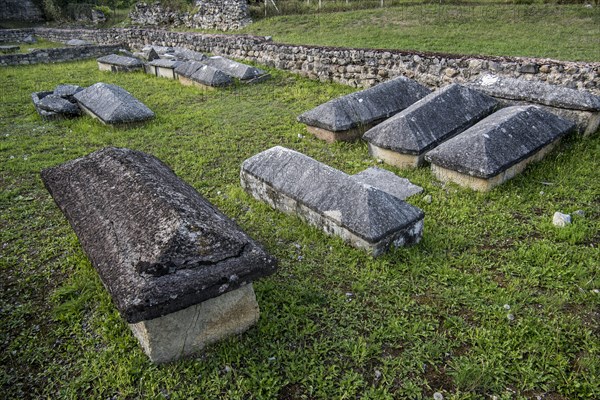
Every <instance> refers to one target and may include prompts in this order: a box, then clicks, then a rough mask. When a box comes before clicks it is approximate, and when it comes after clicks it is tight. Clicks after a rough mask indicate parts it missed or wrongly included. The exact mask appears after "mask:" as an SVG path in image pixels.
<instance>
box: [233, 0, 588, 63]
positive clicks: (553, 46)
mask: <svg viewBox="0 0 600 400" xmlns="http://www.w3.org/2000/svg"><path fill="white" fill-rule="evenodd" d="M599 27H600V8H599V7H593V8H586V7H583V6H582V5H573V6H567V5H560V6H557V5H513V4H493V5H489V4H484V5H442V4H438V5H432V4H425V5H423V4H421V5H410V4H409V5H404V6H399V7H390V8H383V9H374V10H359V11H349V12H337V13H320V14H303V15H285V16H279V17H271V18H265V19H261V20H258V21H256V22H255V23H254V24H252V25H250V26H249V27H248V28H246V29H245V30H244V32H247V33H251V34H256V35H268V36H273V40H274V41H276V42H284V43H293V44H312V45H326V46H341V47H364V48H385V49H401V50H416V51H430V52H441V53H450V54H477V55H495V56H530V57H549V58H556V59H561V60H571V61H575V60H585V61H600V28H599Z"/></svg>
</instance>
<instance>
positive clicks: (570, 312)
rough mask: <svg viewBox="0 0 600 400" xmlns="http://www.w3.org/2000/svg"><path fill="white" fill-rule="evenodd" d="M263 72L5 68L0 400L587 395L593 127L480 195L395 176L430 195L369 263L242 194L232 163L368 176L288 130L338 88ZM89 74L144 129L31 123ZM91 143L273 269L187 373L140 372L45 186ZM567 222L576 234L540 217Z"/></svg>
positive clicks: (592, 338) (335, 149)
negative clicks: (238, 326)
mask: <svg viewBox="0 0 600 400" xmlns="http://www.w3.org/2000/svg"><path fill="white" fill-rule="evenodd" d="M269 72H270V73H271V74H272V75H273V78H272V79H271V80H270V81H268V82H265V83H261V84H259V85H254V86H240V87H236V88H235V89H229V90H219V91H213V92H202V91H200V90H198V89H196V88H190V87H184V86H181V85H180V84H179V83H177V82H174V81H169V80H164V79H158V78H153V77H150V76H149V75H144V74H137V73H132V74H110V73H105V72H100V71H98V70H97V67H96V65H95V62H94V61H87V62H79V63H68V64H54V65H36V66H26V67H19V68H2V69H0V84H1V85H2V88H3V94H2V96H1V97H0V116H1V117H0V164H1V166H2V168H1V169H0V188H1V192H0V224H1V225H2V229H1V230H0V246H1V247H0V248H1V253H0V254H1V256H0V282H1V285H2V286H1V287H2V289H1V290H0V309H1V313H2V317H1V319H0V344H1V346H2V347H1V352H0V365H1V367H0V382H1V384H2V389H1V390H2V393H4V395H3V396H4V397H5V398H64V399H79V398H95V399H96V398H97V399H107V398H119V399H126V398H127V399H131V398H144V399H162V398H170V399H183V398H186V399H188V398H201V399H216V398H221V399H275V398H282V399H342V398H359V397H360V398H365V399H366V398H369V399H398V398H428V399H430V398H432V395H433V393H434V392H441V393H443V394H444V396H445V398H446V399H480V398H491V396H498V398H501V399H513V398H519V399H520V398H535V397H536V396H538V395H539V396H542V397H544V398H552V399H573V398H589V399H592V398H598V397H600V293H599V292H598V289H600V276H599V275H598V272H599V268H598V267H599V266H600V252H599V251H598V247H599V246H600V234H599V232H600V222H599V221H600V181H599V180H598V164H599V163H600V140H598V134H596V136H594V137H590V138H582V137H570V138H568V139H566V140H565V141H564V142H563V143H562V144H561V145H560V146H559V147H558V148H557V149H556V150H555V151H554V152H552V153H551V154H550V155H549V156H548V157H547V158H546V159H545V160H544V161H543V162H540V163H538V164H535V165H532V166H531V167H529V168H528V169H527V170H526V171H525V173H523V174H522V175H520V176H519V177H517V178H515V179H513V180H511V181H509V182H507V183H506V184H504V185H502V186H500V187H498V188H496V189H495V190H493V191H492V192H490V193H485V194H482V193H474V192H472V191H469V190H465V189H460V188H458V187H456V186H454V185H443V184H440V183H439V182H437V181H436V180H435V179H434V178H433V177H432V175H431V173H430V171H429V170H428V169H426V168H423V169H419V170H415V171H399V170H397V169H394V168H390V170H392V171H393V172H396V173H399V174H401V175H402V176H405V177H408V178H410V179H411V181H413V182H414V183H416V184H418V185H421V186H423V187H424V189H425V192H424V193H423V194H422V195H418V196H416V197H414V198H411V199H410V202H411V203H413V204H415V205H417V206H419V207H421V208H422V209H423V210H424V211H425V214H426V219H425V230H424V238H423V240H422V242H421V243H420V244H419V245H417V246H415V247H411V248H402V249H397V250H393V251H391V252H389V253H387V254H385V255H383V256H381V257H379V258H376V259H373V258H372V257H370V256H368V255H367V254H366V253H364V252H363V251H361V250H358V249H354V248H351V247H349V246H347V245H345V244H344V243H343V242H342V241H341V240H339V239H337V238H332V237H329V236H327V235H325V234H324V233H323V232H321V231H319V230H318V229H316V228H313V227H310V226H307V225H306V224H304V223H303V222H301V221H300V220H299V219H297V218H296V217H293V216H288V215H283V214H282V213H280V212H277V211H275V210H272V209H270V208H269V207H267V206H266V205H264V204H262V203H259V202H257V201H255V200H254V199H252V198H251V197H250V196H249V195H247V194H246V193H245V192H244V191H243V190H242V189H241V188H240V184H239V167H240V164H241V162H242V161H243V160H244V159H246V158H247V157H250V156H252V155H254V154H256V153H258V152H260V151H262V150H265V149H267V148H270V147H271V146H274V145H283V146H286V147H289V148H292V149H295V150H298V151H301V152H303V153H305V154H307V155H309V156H311V157H314V158H316V159H317V160H319V161H322V162H324V163H327V164H329V165H331V166H333V167H335V168H338V169H341V170H343V171H345V172H347V173H356V172H358V171H360V170H362V169H364V168H367V167H369V166H372V165H374V164H376V162H375V161H374V160H372V159H370V158H369V155H368V152H367V147H366V145H365V143H363V142H356V143H351V144H347V143H346V144H343V143H338V144H333V145H329V144H326V143H323V142H321V141H319V140H316V139H314V138H313V137H312V136H310V135H307V134H306V132H305V130H304V128H303V126H302V125H300V124H298V123H297V122H296V121H295V118H296V116H297V115H298V114H299V113H301V112H302V111H305V110H307V109H310V108H312V107H314V106H315V105H317V104H320V103H322V102H324V101H326V100H328V99H331V98H333V97H335V96H338V95H340V94H344V93H348V92H350V91H352V89H351V88H348V87H344V86H341V85H336V84H323V83H319V82H314V81H308V80H305V79H303V78H300V77H296V76H292V75H289V74H287V73H284V72H280V71H276V70H269ZM97 81H104V82H110V83H115V84H118V85H120V86H122V87H124V88H125V89H127V90H129V91H130V92H131V93H132V94H133V95H134V96H136V97H137V98H139V99H140V100H142V101H143V102H145V103H146V104H147V105H148V106H149V107H150V108H151V109H152V110H153V111H155V112H156V115H157V117H156V119H155V120H154V121H152V122H150V123H148V124H146V125H144V126H142V127H136V128H131V129H115V128H111V127H107V126H103V125H101V124H100V123H98V122H97V121H95V120H92V119H91V118H89V117H82V118H79V119H76V120H70V121H61V122H43V121H41V120H40V118H39V117H38V116H37V114H36V113H35V111H34V108H33V105H32V104H31V100H30V94H31V92H33V91H40V90H48V89H52V88H53V87H55V86H56V85H57V84H59V83H76V84H80V85H84V86H85V85H90V84H92V83H95V82H97ZM104 146H122V147H129V148H133V149H137V150H141V151H145V152H148V153H151V154H153V155H155V156H157V157H159V158H160V159H161V160H163V161H164V162H166V163H167V164H168V165H170V166H171V167H172V168H173V169H174V171H175V173H176V174H177V175H178V176H180V177H181V178H182V179H184V180H185V181H186V182H188V183H190V184H191V185H193V186H194V187H195V188H196V189H197V190H198V191H199V192H200V193H201V194H202V195H204V196H205V197H206V198H208V199H209V200H210V201H211V202H212V203H213V204H215V205H216V206H217V207H218V208H219V209H220V210H222V211H223V212H224V213H226V214H227V215H228V216H230V217H232V218H235V220H236V221H237V223H238V224H239V225H240V226H241V227H242V228H243V229H244V230H245V231H246V232H248V233H249V234H250V235H251V236H252V237H254V238H255V239H256V240H258V241H259V242H261V243H262V244H263V245H264V246H265V247H266V249H267V250H268V251H269V252H270V253H272V254H273V255H274V256H276V257H277V258H278V259H279V262H280V267H279V269H278V271H277V273H276V274H275V275H272V276H270V277H267V278H265V279H262V280H260V281H258V282H256V284H255V291H256V294H257V298H258V302H259V305H260V308H261V317H260V320H259V322H258V324H257V325H256V326H255V327H253V328H251V329H250V330H249V331H248V332H246V333H244V334H243V335H239V336H235V337H232V338H229V339H227V340H225V341H223V342H221V343H218V344H215V345H212V346H209V347H208V348H206V350H205V351H204V352H203V353H202V354H200V355H199V356H198V357H195V358H192V359H189V360H183V361H179V362H176V363H173V364H171V365H166V366H154V365H152V364H151V363H150V362H149V361H148V359H147V358H146V356H145V355H144V354H143V352H142V350H141V349H140V347H139V345H138V344H137V342H136V340H135V339H134V338H133V335H132V334H131V332H130V331H129V329H128V327H127V325H126V323H125V322H124V321H123V320H122V319H121V318H120V316H119V315H118V313H117V311H116V310H115V308H114V307H113V305H112V303H111V299H110V297H109V295H108V294H107V292H106V290H105V289H104V288H103V286H102V284H101V282H100V280H99V278H98V276H97V274H96V273H95V271H94V269H93V268H92V266H91V265H90V263H89V261H88V260H87V258H86V256H85V254H84V253H83V251H82V249H81V247H80V245H79V243H78V240H77V238H76V236H75V235H74V233H73V231H72V229H71V228H70V227H69V225H68V223H67V222H66V220H65V218H64V217H63V215H62V214H61V212H60V211H59V210H58V208H57V207H56V205H55V204H54V203H53V201H52V199H51V197H50V196H49V194H48V193H47V191H46V190H45V189H44V187H43V185H42V182H41V180H40V176H39V173H40V170H41V169H43V168H47V167H50V166H55V165H57V164H59V163H62V162H65V161H67V160H71V159H73V158H76V157H80V156H83V155H85V154H88V153H90V152H92V151H95V150H97V149H99V148H102V147H104ZM425 195H431V198H432V201H431V203H427V202H426V201H425V200H424V196H425ZM578 209H582V210H584V211H585V213H586V215H585V217H583V218H579V217H578V218H575V219H574V222H573V224H572V225H570V226H568V227H566V228H563V229H559V228H556V227H554V226H553V225H552V224H551V219H552V215H553V213H554V212H555V211H562V212H566V213H572V212H574V211H575V210H578ZM505 305H509V307H510V309H508V310H507V309H505V308H504V306H505ZM508 314H512V315H513V316H514V319H513V320H510V319H509V318H508Z"/></svg>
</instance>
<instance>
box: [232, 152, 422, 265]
mask: <svg viewBox="0 0 600 400" xmlns="http://www.w3.org/2000/svg"><path fill="white" fill-rule="evenodd" d="M241 182H242V186H243V187H244V188H245V189H246V190H247V191H248V192H249V193H251V194H252V195H253V196H254V197H255V198H257V199H259V200H262V201H265V202H266V203H268V204H269V205H271V206H272V207H274V208H276V209H279V210H281V211H284V212H287V213H292V214H298V215H299V216H300V217H301V218H303V219H305V220H306V221H307V222H308V223H310V224H313V225H316V226H319V227H321V228H323V230H325V232H327V233H328V234H331V235H337V236H340V237H342V238H343V239H344V240H345V241H347V242H349V243H350V244H351V245H353V246H355V247H360V248H365V249H367V250H369V251H370V252H372V253H373V255H375V256H376V255H379V254H381V253H382V252H384V251H385V250H387V248H388V247H389V246H390V245H391V244H393V245H394V246H404V245H409V244H414V243H417V242H418V241H419V240H420V238H421V235H422V228H423V217H424V214H423V212H422V211H421V210H420V209H418V208H416V207H414V206H411V205H410V204H407V203H406V202H404V201H402V200H401V199H399V198H398V197H395V196H393V195H391V194H389V193H386V192H384V191H382V190H379V189H377V188H375V187H373V186H371V185H365V184H363V183H361V182H360V181H359V180H358V179H355V178H353V177H351V176H349V175H347V174H345V173H343V172H341V171H338V170H336V169H334V168H331V167H329V166H327V165H325V164H322V163H320V162H318V161H315V160H314V159H312V158H310V157H307V156H305V155H303V154H301V153H298V152H296V151H293V150H289V149H286V148H283V147H279V146H277V147H273V148H271V149H269V150H266V151H264V152H262V153H259V154H257V155H255V156H253V157H251V158H249V159H247V160H246V161H244V163H243V164H242V170H241Z"/></svg>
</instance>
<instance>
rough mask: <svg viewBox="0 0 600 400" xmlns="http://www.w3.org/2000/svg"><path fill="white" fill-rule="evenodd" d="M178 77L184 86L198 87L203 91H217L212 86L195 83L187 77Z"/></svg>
mask: <svg viewBox="0 0 600 400" xmlns="http://www.w3.org/2000/svg"><path fill="white" fill-rule="evenodd" d="M178 77H179V82H180V83H181V84H182V85H185V86H196V87H198V88H200V89H203V90H215V88H214V87H212V86H208V85H203V84H201V83H200V82H196V81H193V80H191V79H190V78H186V77H185V76H181V75H178Z"/></svg>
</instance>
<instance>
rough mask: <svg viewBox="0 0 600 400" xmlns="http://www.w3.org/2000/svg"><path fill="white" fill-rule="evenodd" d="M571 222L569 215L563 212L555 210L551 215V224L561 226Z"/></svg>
mask: <svg viewBox="0 0 600 400" xmlns="http://www.w3.org/2000/svg"><path fill="white" fill-rule="evenodd" d="M570 223H571V216H570V215H569V214H563V213H561V212H558V211H557V212H555V213H554V215H553V216H552V224H553V225H554V226H558V227H559V228H563V227H565V226H567V225H569V224H570Z"/></svg>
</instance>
